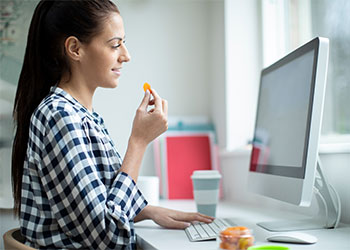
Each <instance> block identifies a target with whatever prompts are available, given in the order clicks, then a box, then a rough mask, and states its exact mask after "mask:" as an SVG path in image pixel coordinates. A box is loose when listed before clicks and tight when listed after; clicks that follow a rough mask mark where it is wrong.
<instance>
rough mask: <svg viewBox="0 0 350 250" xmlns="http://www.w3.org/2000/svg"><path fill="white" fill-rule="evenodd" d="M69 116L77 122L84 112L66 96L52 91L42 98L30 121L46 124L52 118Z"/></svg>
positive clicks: (80, 119) (81, 118)
mask: <svg viewBox="0 0 350 250" xmlns="http://www.w3.org/2000/svg"><path fill="white" fill-rule="evenodd" d="M60 117H61V118H69V119H72V120H75V121H77V122H79V121H82V120H83V118H84V114H82V112H81V110H80V109H79V108H77V107H76V106H75V105H74V103H72V102H71V101H70V100H67V99H66V98H64V97H62V96H60V95H57V94H55V93H52V94H50V95H48V96H47V97H46V98H44V99H43V100H42V102H41V103H40V104H39V106H38V107H37V108H36V109H35V110H34V112H33V115H32V119H31V120H32V122H35V121H36V122H40V123H41V124H42V125H45V124H47V123H48V122H49V121H50V120H52V119H57V118H60Z"/></svg>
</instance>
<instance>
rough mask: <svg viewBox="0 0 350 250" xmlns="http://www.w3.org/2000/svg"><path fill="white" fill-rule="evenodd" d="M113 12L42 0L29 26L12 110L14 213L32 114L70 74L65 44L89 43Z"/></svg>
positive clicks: (93, 1) (85, 2) (89, 4)
mask: <svg viewBox="0 0 350 250" xmlns="http://www.w3.org/2000/svg"><path fill="white" fill-rule="evenodd" d="M112 12H116V13H119V10H118V8H117V6H116V5H115V4H113V3H112V2H111V1H109V0H69V1H67V0H66V1H62V0H61V1H57V0H56V1H52V0H41V1H40V2H39V3H38V5H37V7H36V8H35V11H34V14H33V17H32V21H31V24H30V27H29V33H28V38H27V47H26V51H25V55H24V61H23V65H22V70H21V74H20V77H19V81H18V87H17V92H16V97H15V103H14V108H13V118H14V121H15V127H16V133H15V138H14V143H13V146H12V186H13V196H14V200H15V206H14V208H15V214H18V215H19V213H20V204H21V189H22V175H23V164H24V160H25V157H26V152H27V144H28V137H29V124H30V118H31V115H32V113H33V112H34V110H35V108H36V107H37V106H38V105H39V103H40V102H41V101H42V100H43V98H44V97H46V96H47V95H48V93H49V91H50V87H51V86H53V85H55V84H56V83H57V82H58V81H59V80H60V79H61V77H62V76H63V74H66V73H68V75H70V74H71V71H70V65H69V62H68V60H67V58H66V56H65V48H64V42H65V40H66V38H68V37H69V36H75V37H76V38H78V39H79V40H80V41H81V42H82V43H89V42H90V41H91V39H92V38H93V37H94V36H96V35H97V34H99V32H100V31H101V30H102V26H103V23H104V22H105V21H106V20H107V19H108V17H109V16H110V14H111V13H112Z"/></svg>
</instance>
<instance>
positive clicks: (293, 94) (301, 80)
mask: <svg viewBox="0 0 350 250" xmlns="http://www.w3.org/2000/svg"><path fill="white" fill-rule="evenodd" d="M328 44H329V43H328V39H326V38H321V37H317V38H315V39H313V40H311V41H310V42H308V43H306V44H304V45H303V46H301V47H299V48H297V49H296V50H294V51H292V52H291V53H289V54H288V55H286V56H284V57H283V58H281V59H280V60H278V61H277V62H275V63H274V64H272V65H271V66H269V67H267V68H265V69H263V70H262V71H261V77H260V87H259V95H258V102H257V104H258V106H257V114H256V122H255V130H254V137H253V143H252V144H253V145H252V153H251V158H250V167H249V173H248V183H247V184H248V189H249V190H251V191H254V192H256V193H259V194H262V195H265V196H268V197H271V198H274V199H277V200H282V201H285V202H288V203H292V204H297V205H300V206H308V205H309V204H310V202H311V199H312V190H313V184H314V180H315V170H316V165H317V157H318V141H319V135H320V131H321V121H322V113H323V102H324V94H325V86H326V76H327V65H328V48H329V45H328Z"/></svg>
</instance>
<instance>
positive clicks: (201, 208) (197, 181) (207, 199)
mask: <svg viewBox="0 0 350 250" xmlns="http://www.w3.org/2000/svg"><path fill="white" fill-rule="evenodd" d="M191 179H192V184H193V195H194V200H195V202H196V206H197V211H198V212H199V213H202V214H206V215H209V216H213V217H215V215H216V206H217V204H218V201H219V182H220V179H221V174H220V173H219V172H218V171H217V170H196V171H193V173H192V176H191Z"/></svg>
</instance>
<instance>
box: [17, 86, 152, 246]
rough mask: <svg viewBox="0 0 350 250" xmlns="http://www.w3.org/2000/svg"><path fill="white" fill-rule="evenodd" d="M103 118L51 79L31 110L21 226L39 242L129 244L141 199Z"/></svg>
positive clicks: (33, 241) (34, 242)
mask: <svg viewBox="0 0 350 250" xmlns="http://www.w3.org/2000/svg"><path fill="white" fill-rule="evenodd" d="M121 163H122V160H121V158H120V156H119V154H118V152H117V151H116V149H115V146H114V144H113V142H112V140H111V139H110V137H109V135H108V132H107V130H106V128H105V126H104V123H103V119H102V118H101V117H100V116H99V115H98V114H97V113H95V112H93V113H92V114H91V113H90V112H89V111H88V110H87V109H86V108H84V107H83V106H82V105H81V104H80V103H79V102H78V101H77V100H75V99H74V98H73V97H72V96H70V95H69V94H68V93H67V92H65V91H64V90H62V89H60V88H58V87H52V88H51V91H50V94H49V95H48V97H46V98H45V99H44V100H43V101H42V102H41V103H40V105H39V106H38V108H37V109H36V110H35V111H34V113H33V115H32V117H31V123H30V129H29V141H28V147H27V155H26V159H25V162H24V171H23V183H22V200H21V216H20V224H21V232H22V234H23V235H24V236H25V237H26V239H27V242H26V243H27V244H28V245H30V246H32V247H35V248H44V249H54V248H59V249H77V248H82V249H135V248H136V237H135V231H134V225H133V219H134V217H135V216H136V215H137V214H138V213H139V212H140V211H141V210H142V209H143V208H144V207H145V206H146V205H147V201H146V200H145V199H144V197H143V195H142V194H141V192H140V191H139V190H138V188H137V186H136V184H135V182H134V181H133V180H132V178H131V177H130V176H128V175H127V174H126V173H124V172H120V171H119V169H120V166H121Z"/></svg>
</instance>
